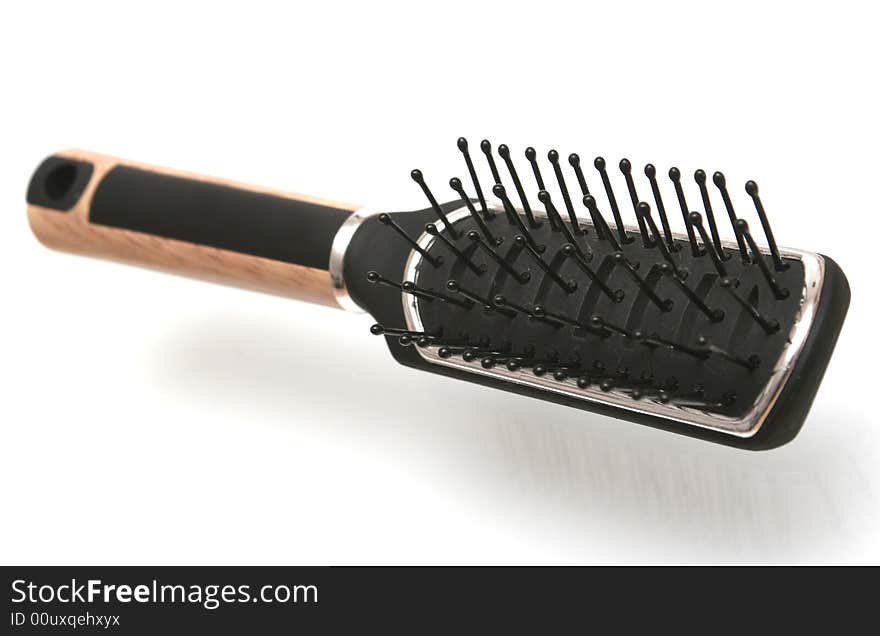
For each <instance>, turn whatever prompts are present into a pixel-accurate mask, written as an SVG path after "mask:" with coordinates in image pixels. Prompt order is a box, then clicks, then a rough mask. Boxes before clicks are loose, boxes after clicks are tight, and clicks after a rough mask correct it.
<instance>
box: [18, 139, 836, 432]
mask: <svg viewBox="0 0 880 636" xmlns="http://www.w3.org/2000/svg"><path fill="white" fill-rule="evenodd" d="M458 148H459V150H460V151H461V153H462V155H463V158H464V162H465V166H466V168H467V182H468V183H467V186H465V184H464V183H463V182H462V180H460V179H459V178H453V179H451V180H450V181H449V186H450V187H451V189H452V190H453V191H454V192H455V194H456V195H457V198H456V200H454V201H453V202H450V203H445V204H440V203H439V202H438V201H437V199H436V198H435V195H434V194H433V192H432V189H431V188H430V187H429V186H428V184H427V183H426V180H425V178H424V176H423V175H422V173H421V172H420V171H418V170H414V171H413V172H412V175H411V176H412V179H413V180H414V181H415V182H416V183H417V184H418V185H419V187H420V188H421V190H422V191H423V192H424V194H425V196H426V197H427V199H428V202H429V207H428V208H426V209H424V210H420V211H416V212H398V213H388V212H377V211H371V210H366V209H358V208H357V207H356V206H346V205H341V204H338V203H332V202H328V201H321V200H317V199H312V198H308V197H302V196H299V195H290V194H285V193H279V192H273V191H268V190H265V189H260V188H254V187H253V186H244V185H240V184H232V183H229V182H225V181H221V180H216V179H207V178H205V177H198V176H194V175H188V174H182V173H178V172H174V171H170V170H167V169H160V168H155V167H148V166H141V165H137V164H133V163H131V162H125V161H122V160H118V159H114V158H110V157H106V156H102V155H96V154H92V153H85V152H82V151H69V152H65V153H59V154H57V155H53V156H52V157H49V158H48V159H46V160H45V161H44V162H43V164H41V166H40V167H39V168H38V169H37V171H36V173H35V174H34V177H33V179H32V180H31V184H30V186H29V189H28V203H29V208H28V210H29V218H30V221H31V225H32V227H33V229H34V232H35V233H36V234H37V235H38V236H39V237H40V239H41V240H43V242H45V243H46V244H47V245H50V246H52V247H57V248H60V249H67V250H70V251H76V252H80V253H84V254H91V255H98V256H104V257H109V258H115V259H118V260H124V261H129V262H135V263H138V264H146V265H151V266H155V267H158V268H161V269H164V270H170V271H175V272H181V273H185V274H189V275H194V276H200V277H204V278H209V279H214V280H220V281H222V282H230V283H235V284H239V285H242V286H247V287H252V288H256V289H261V290H264V291H271V292H275V293H281V294H284V295H288V296H291V297H295V298H301V299H305V300H310V301H313V302H324V303H326V304H336V305H338V306H342V307H345V308H349V309H359V308H362V309H364V310H366V311H368V312H369V313H371V314H372V315H373V316H374V318H375V319H376V321H377V322H376V324H375V325H374V326H373V327H372V332H373V333H374V334H376V335H382V336H384V337H385V339H386V341H387V343H388V346H389V349H390V351H391V353H392V355H393V356H394V357H395V359H397V360H398V361H399V362H401V363H402V364H405V365H407V366H411V367H416V368H419V369H424V370H426V371H432V372H434V373H442V374H444V375H449V376H454V377H458V378H461V379H464V380H470V381H472V382H477V383H480V384H483V385H486V386H492V387H495V388H499V389H505V390H508V391H515V392H518V393H522V394H525V395H530V396H532V397H537V398H542V399H545V400H551V401H553V402H558V403H561V404H566V405H569V406H574V407H577V408H581V409H584V410H588V411H595V412H598V413H603V414H606V415H612V416H614V417H618V418H621V419H627V420H630V421H634V422H639V423H642V424H648V425H651V426H656V427H659V428H663V429H666V430H671V431H675V432H678V433H683V434H686V435H690V436H693V437H699V438H702V439H707V440H710V441H715V442H719V443H723V444H728V445H731V446H737V447H740V448H748V449H766V448H773V447H776V446H779V445H781V444H784V443H785V442H787V441H789V440H791V439H792V438H793V437H794V436H795V435H796V434H797V432H798V430H799V429H800V427H801V425H802V424H803V421H804V419H805V418H806V415H807V412H808V411H809V408H810V405H811V403H812V401H813V398H814V396H815V393H816V391H817V389H818V386H819V383H820V381H821V379H822V375H823V373H824V371H825V367H826V365H827V363H828V360H829V358H830V356H831V352H832V350H833V348H834V344H835V341H836V339H837V335H838V333H839V331H840V328H841V325H842V323H843V319H844V316H845V314H846V310H847V306H848V304H849V287H848V284H847V281H846V278H845V276H844V274H843V272H842V271H841V270H840V268H839V267H838V266H837V264H836V263H835V262H834V261H832V260H831V259H830V258H828V257H826V256H823V255H820V254H816V253H812V252H806V251H802V250H795V249H786V248H779V247H778V246H777V244H776V241H775V239H774V237H773V233H772V231H771V228H770V225H769V222H768V220H767V216H766V214H765V212H764V209H763V206H762V203H761V199H760V197H759V194H758V186H757V185H756V184H755V183H754V182H753V181H749V182H747V183H746V186H745V190H746V193H747V194H748V195H749V197H750V198H751V199H752V201H753V203H754V207H755V210H756V213H757V214H756V216H757V221H758V222H757V223H753V224H752V225H749V224H748V223H747V222H746V221H745V220H744V219H742V218H738V217H737V214H736V212H735V209H734V204H733V201H732V200H731V197H730V195H729V193H728V190H727V184H726V181H725V178H724V175H722V174H721V173H720V172H716V173H714V175H712V177H711V182H712V184H711V185H710V184H709V183H708V181H709V178H708V177H707V175H706V173H705V172H704V171H702V170H697V171H696V173H695V174H694V181H695V184H694V185H695V186H696V190H698V192H699V197H700V203H701V206H700V207H701V209H702V212H696V211H694V210H693V207H691V206H689V204H688V201H687V199H686V194H685V188H684V185H683V178H682V175H681V173H680V171H679V170H678V169H677V168H672V169H671V170H669V172H668V178H669V180H670V181H671V185H672V188H673V190H674V193H675V201H672V200H671V199H670V202H669V205H670V209H669V211H667V207H666V205H667V204H666V203H665V202H664V199H663V195H662V194H661V188H660V185H659V183H658V180H665V179H660V178H659V176H658V174H657V171H656V170H655V168H654V166H652V165H650V164H649V165H647V166H645V168H644V179H645V185H647V188H649V189H650V191H651V194H650V197H644V196H640V195H639V192H638V190H637V187H636V179H635V177H634V175H633V168H632V166H631V164H630V162H629V161H628V160H626V159H623V160H621V161H620V163H619V166H618V168H619V171H620V173H621V175H622V178H623V180H624V181H625V183H626V187H627V194H628V197H627V198H628V202H626V203H625V204H623V207H626V208H629V207H632V212H631V213H628V214H627V216H631V217H632V218H634V219H635V221H636V225H634V226H629V225H626V224H625V222H624V213H623V211H622V210H621V204H620V203H619V202H618V199H617V197H616V195H615V192H614V190H613V188H612V185H611V180H610V178H609V174H608V172H609V169H608V167H607V166H606V163H605V160H604V159H602V158H601V157H597V158H596V159H595V161H594V162H593V166H594V168H595V173H593V171H588V172H591V173H592V174H591V175H590V179H591V180H593V181H594V182H593V183H592V185H590V184H588V178H587V175H586V174H585V170H584V169H583V167H582V166H581V162H580V159H579V157H578V155H576V154H572V155H570V156H569V157H568V164H569V165H568V167H567V168H564V167H563V165H562V162H561V161H560V157H559V154H558V153H557V152H556V151H555V150H551V151H550V152H549V153H548V156H547V159H548V163H546V164H544V166H545V168H544V171H543V172H542V168H541V162H539V160H538V157H537V153H536V152H535V151H534V149H532V148H528V149H526V151H525V158H526V159H527V162H528V166H529V170H528V171H524V172H531V177H528V179H529V180H532V179H533V180H534V183H535V186H536V188H535V189H536V193H535V195H530V194H527V189H528V190H529V191H532V188H527V187H526V186H525V185H524V183H523V181H522V179H521V176H525V174H524V175H520V174H519V173H518V172H517V169H516V167H515V165H514V162H513V160H512V157H511V152H510V150H509V149H508V148H507V147H506V146H504V145H501V146H499V147H498V149H497V155H498V158H499V159H500V160H501V162H503V163H504V170H503V172H504V175H503V176H502V171H501V170H500V169H499V163H500V162H498V161H497V160H496V158H495V154H494V153H493V149H492V147H491V145H490V144H489V142H488V141H483V142H482V143H481V144H480V150H481V151H482V153H483V154H484V155H485V159H486V162H487V164H488V168H489V172H490V173H491V178H492V185H491V186H488V185H487V184H488V182H486V181H484V182H482V183H481V181H480V179H479V177H478V172H477V169H476V167H475V165H474V162H473V160H472V157H471V155H470V151H469V149H468V144H467V141H466V140H465V139H463V138H462V139H459V141H458ZM565 172H569V173H570V174H572V176H573V177H574V180H572V184H575V183H576V186H575V187H576V188H577V191H576V192H575V191H574V187H571V188H570V186H569V184H568V183H567V182H566V179H565V176H564V173H565ZM545 173H546V174H545ZM597 176H598V180H596V179H595V177H597ZM545 179H546V182H545ZM641 179H642V177H640V180H641ZM596 181H598V183H600V184H601V185H599V186H598V187H597V184H596ZM548 184H552V185H550V186H548ZM435 187H436V186H435ZM484 187H485V190H484ZM550 187H553V188H554V190H555V191H556V192H557V194H555V195H551V194H550V192H549V188H550ZM646 190H647V189H646ZM710 190H717V194H718V195H720V201H721V205H718V204H717V202H716V204H715V205H714V206H713V202H712V197H711V196H710ZM472 195H473V196H472ZM514 200H515V201H516V202H517V203H518V204H519V207H517V206H516V205H515V203H514ZM673 209H674V210H675V211H674V212H673V211H672V210H673ZM679 210H680V214H681V222H683V224H684V227H685V229H686V233H684V234H676V233H674V232H673V231H672V229H671V225H670V216H673V215H674V216H677V215H678V214H679V212H678V211H679ZM716 215H717V216H718V217H726V218H725V219H722V218H716ZM722 221H723V223H724V224H726V223H727V222H728V221H729V224H730V225H731V227H732V235H733V240H731V241H727V240H724V239H723V238H722V236H721V231H720V229H719V226H720V225H722ZM759 241H760V244H759ZM763 243H766V245H767V246H766V247H765V246H764V245H763Z"/></svg>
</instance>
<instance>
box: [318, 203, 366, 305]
mask: <svg viewBox="0 0 880 636" xmlns="http://www.w3.org/2000/svg"><path fill="white" fill-rule="evenodd" d="M374 214H378V211H377V210H373V209H371V208H361V209H360V210H357V211H356V212H355V213H354V214H352V215H351V216H350V217H348V218H347V219H345V222H344V223H343V224H342V225H341V226H340V228H339V229H338V230H337V231H336V236H334V237H333V245H332V247H331V248H330V286H331V287H332V288H333V297H334V298H335V299H336V302H337V304H338V305H339V306H340V307H342V308H343V309H345V310H347V311H354V312H357V313H363V311H364V310H363V309H361V307H360V306H359V305H358V304H357V303H356V302H354V299H353V298H352V297H351V296H350V295H349V293H348V288H347V287H346V286H345V278H344V277H343V275H342V267H343V264H344V262H345V251H346V250H347V249H348V244H349V243H351V237H353V236H354V233H355V232H356V231H357V229H358V227H359V226H360V224H361V223H363V221H364V219H366V218H368V217H370V216H373V215H374Z"/></svg>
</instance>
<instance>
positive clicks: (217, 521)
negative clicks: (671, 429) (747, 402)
mask: <svg viewBox="0 0 880 636" xmlns="http://www.w3.org/2000/svg"><path fill="white" fill-rule="evenodd" d="M724 6H725V8H721V5H715V4H712V3H706V2H695V3H681V2H625V3H615V2H601V3H596V4H595V5H592V4H589V3H586V2H578V3H574V2H572V3H569V4H564V3H553V2H547V1H544V2H540V3H535V2H526V3H516V2H510V1H508V2H503V3H501V2H498V3H491V4H489V3H486V4H479V3H476V2H466V3H461V4H459V3H455V2H448V1H447V2H444V3H442V4H441V3H434V4H432V5H424V4H421V3H413V2H402V3H399V4H393V3H380V2H358V3H350V4H344V3H337V2H329V1H324V2H320V3H303V4H302V5H300V6H295V5H294V4H293V3H277V4H266V5H263V4H260V3H258V2H247V3H244V2H242V3H240V4H237V5H224V4H221V3H218V2H210V3H205V4H203V5H198V4H189V3H181V2H175V3H170V4H165V3H161V2H153V3H150V4H149V5H144V6H143V8H135V7H136V5H134V4H130V3H118V2H112V3H88V2H83V3H79V2H77V3H70V2H64V3H57V4H50V3H13V4H11V5H9V6H7V7H6V8H5V10H4V14H5V15H4V16H3V18H2V20H0V53H2V54H0V73H2V89H0V94H2V99H0V113H2V117H0V130H2V136H0V161H2V166H0V167H2V172H0V174H2V178H0V201H2V208H3V214H2V215H0V224H2V225H0V263H2V272H3V278H2V289H3V294H2V298H3V303H2V313H0V320H2V326H3V329H2V332H0V333H2V339H3V340H2V342H3V344H2V349H0V372H2V375H3V377H2V384H0V386H2V387H3V389H2V401H0V409H2V410H0V413H2V435H3V437H2V443H0V453H2V457H0V492H2V501H0V503H2V506H0V509H2V513H0V514H2V519H0V561H2V562H4V563H46V564H50V563H51V564H61V563H96V564H105V563H106V564H113V563H142V564H153V563H164V564H180V563H191V564H201V563H207V564H212V563H250V564H272V563H279V564H282V563H283V564H326V563H332V564H341V563H545V562H550V563H582V562H587V563H591V562H838V561H844V562H878V561H880V461H878V460H880V427H878V415H877V400H876V397H875V395H874V394H875V392H876V390H877V380H876V369H877V367H878V357H877V355H878V351H877V329H876V320H877V316H878V306H877V296H878V293H880V290H878V285H877V280H878V272H880V265H878V256H877V249H876V248H877V246H878V222H877V217H878V210H877V205H876V198H875V197H876V187H875V183H876V179H877V175H878V164H877V159H876V157H877V150H878V142H880V135H878V124H877V113H878V112H880V100H878V97H877V62H878V45H877V37H876V33H875V32H874V28H875V27H876V24H877V18H876V15H871V14H872V13H873V7H872V6H871V4H870V3H864V2H835V3H830V4H829V3H811V2H802V3H791V4H790V6H786V5H784V4H783V3H779V4H778V5H777V6H774V4H773V3H769V2H766V1H764V2H759V3H750V2H736V3H726V4H725V5H724ZM462 134H463V135H467V136H468V137H469V138H470V139H471V142H472V145H474V146H476V145H477V144H478V142H479V140H480V139H481V138H482V137H483V136H486V137H489V138H490V139H492V140H493V141H494V142H495V143H496V144H497V143H501V142H503V143H507V144H509V145H510V146H511V147H512V148H513V149H514V152H515V153H517V154H519V153H521V152H522V149H523V148H524V147H525V146H526V145H529V144H532V145H535V146H536V147H537V148H538V149H539V150H541V152H542V153H543V152H546V150H547V149H548V148H550V147H556V148H558V149H559V150H560V152H561V153H563V156H566V155H567V154H568V153H569V152H571V151H574V150H576V151H578V152H580V153H581V155H582V156H583V157H584V158H585V161H586V162H587V165H588V166H589V160H590V159H591V158H592V157H593V156H594V155H596V154H600V153H601V154H604V155H605V156H606V157H607V158H608V159H609V161H610V162H612V165H614V164H616V161H617V159H619V158H620V157H621V156H624V155H625V156H628V157H629V158H630V159H632V160H633V163H634V164H635V165H636V166H637V167H638V168H640V167H641V166H642V165H643V164H644V163H645V162H646V161H652V162H654V163H655V164H656V165H657V166H658V167H660V168H661V169H662V170H664V171H665V169H666V168H668V167H669V166H670V165H673V163H675V164H676V165H679V166H680V167H681V168H682V171H683V172H684V174H685V175H688V187H690V186H691V185H692V182H690V179H689V175H690V174H691V173H692V172H693V170H694V169H695V168H698V167H703V168H705V169H706V170H707V171H710V172H711V171H713V170H716V169H723V170H724V171H725V172H726V174H727V175H728V179H729V181H730V183H731V189H732V191H733V193H734V200H735V202H736V203H737V204H738V208H739V209H740V210H741V212H742V213H743V214H744V215H745V216H746V217H747V218H750V219H751V218H753V217H752V216H750V215H752V214H753V210H752V208H751V205H750V202H749V201H748V199H747V198H746V197H745V195H744V193H743V192H742V190H741V184H742V183H743V182H744V181H745V180H746V179H749V178H754V179H756V180H758V182H759V183H760V184H761V192H762V197H763V200H764V203H765V205H766V207H767V209H768V213H769V214H770V216H771V220H772V222H773V225H774V228H775V232H776V236H777V238H778V239H779V242H780V243H781V244H783V245H791V246H796V247H802V248H806V249H812V250H817V251H822V252H824V253H827V254H829V255H831V256H833V257H834V258H835V259H836V260H837V261H838V262H839V263H840V264H841V266H842V267H843V268H844V270H845V271H846V273H847V275H848V276H849V280H850V283H851V286H852V290H853V301H852V305H851V307H850V313H849V317H848V318H847V322H846V325H845V328H844V331H843V333H842V335H841V338H840V341H839V345H838V348H837V351H836V352H835V354H834V357H833V359H832V361H831V364H830V366H829V368H828V372H827V375H826V379H825V382H824V384H823V386H822V388H821V390H820V392H819V394H818V397H817V398H816V402H815V404H814V406H813V410H812V413H811V415H810V417H809V420H808V421H807V423H806V425H805V427H804V429H803V431H802V433H801V435H800V436H799V437H798V438H797V439H796V440H795V441H794V442H793V443H791V444H789V445H787V446H785V447H783V448H781V449H779V450H775V451H771V452H765V453H748V452H744V451H736V450H732V449H728V448H724V447H720V446H714V445H711V444H708V443H704V442H699V441H695V440H691V439H688V438H680V437H677V436H674V435H670V434H667V433H662V432H659V431H655V430H652V429H649V428H644V427H639V426H637V425H633V424H628V423H625V422H622V421H617V420H613V419H609V418H604V417H599V416H594V415H590V414H588V413H584V412H580V411H576V410H572V409H567V408H564V407H561V406H555V405H552V404H548V403H544V402H540V401H535V400H530V399H528V398H523V397H519V396H515V395H509V394H504V393H501V392H495V391H491V390H488V389H485V388H481V387H478V386H477V385H472V384H469V383H463V382H459V381H455V380H448V379H443V378H440V377H437V376H433V375H430V374H425V373H419V372H416V371H412V370H408V369H405V368H403V367H400V366H398V365H397V364H396V363H395V362H393V361H392V358H391V356H390V355H389V354H388V352H387V350H386V349H385V345H384V343H383V342H381V340H380V339H377V338H374V337H372V336H370V335H369V333H368V327H369V325H370V323H371V321H370V319H369V317H367V316H363V315H360V316H358V315H354V314H346V313H344V312H342V311H334V310H330V309H325V308H320V307H316V306H310V305H306V304H302V303H298V302H293V301H287V300H283V299H278V298H272V297H268V296H261V295H258V294H254V293H248V292H242V291H238V290H234V289H226V288H223V287H218V286H211V285H207V284H204V283H199V282H193V281H189V280H184V279H181V278H175V277H171V276H164V275H160V274H155V273H151V272H147V271H141V270H137V269H133V268H127V267H123V266H120V265H115V264H110V263H104V262H99V261H92V260H88V259H83V258H77V257H72V256H68V255H64V254H58V253H53V252H50V251H48V250H47V249H45V248H43V247H42V246H40V245H39V244H38V243H37V241H36V240H35V239H34V238H33V237H32V235H31V234H30V231H29V229H28V227H27V223H26V219H25V206H24V192H25V187H26V184H27V181H28V178H29V176H30V173H31V171H32V170H33V168H34V167H35V166H36V165H37V163H38V162H39V161H40V160H41V159H42V158H43V157H44V156H45V155H47V154H50V153H52V152H53V151H55V150H57V149H60V148H64V147H69V146H79V147H84V148H89V149H92V150H97V151H101V152H106V153H110V154H117V155H121V156H126V157H130V158H134V159H139V160H142V161H148V162H152V163H159V164H166V165H171V166H175V167H179V168H184V169H188V170H193V171H197V172H203V173H208V174H216V175H220V176H227V177H231V178H235V179H238V180H242V181H251V182H255V183H260V184H265V185H271V186H277V187H281V188H286V189H290V190H294V191H301V192H307V193H312V194H316V195H322V196H327V197H331V198H335V199H339V200H348V201H356V202H360V203H364V204H370V205H373V206H381V207H384V208H386V209H414V208H417V207H423V206H424V202H423V200H422V198H421V193H420V192H419V190H418V187H417V186H416V185H415V184H413V183H412V182H411V181H410V179H409V176H408V173H409V170H410V169H411V168H413V167H420V168H421V169H422V170H423V171H424V172H425V174H426V175H428V177H429V179H431V180H433V181H434V182H436V183H437V184H443V183H445V181H446V180H447V179H448V178H449V177H450V176H454V175H456V174H458V175H462V172H463V166H462V165H461V164H460V163H459V162H460V157H459V155H458V152H457V150H456V148H455V139H456V138H457V137H458V136H459V135H462ZM591 171H592V168H590V169H589V171H588V175H590V172H591ZM526 172H527V170H526V166H525V165H522V166H521V173H526ZM614 172H615V173H616V169H615V170H614ZM592 178H593V179H595V174H594V173H593V174H592ZM614 178H615V179H617V174H615V176H614ZM617 184H618V187H621V186H622V183H621V182H619V181H618V182H617ZM667 184H668V182H667V183H664V185H663V187H664V188H666V185H667ZM639 185H640V187H642V188H644V187H645V184H644V182H643V181H640V182H639ZM438 190H440V191H442V192H444V193H445V195H446V196H449V195H450V194H451V193H449V192H445V188H441V187H440V185H438ZM624 193H625V191H624V190H620V191H619V194H620V195H621V196H622V197H623V200H624V201H625V200H626V198H625V194H624ZM665 193H666V197H667V203H669V204H670V209H671V210H673V211H675V209H676V208H675V207H674V205H673V204H674V198H672V196H673V195H672V193H671V190H666V191H665ZM688 194H689V197H690V198H691V199H692V200H693V201H694V202H695V203H696V202H697V201H698V199H697V194H696V191H695V190H693V189H691V190H688ZM716 205H717V203H716ZM672 218H673V219H677V217H676V216H675V215H673V216H672ZM677 220H678V221H679V222H680V219H677ZM727 233H728V235H729V234H730V232H729V230H728V231H727Z"/></svg>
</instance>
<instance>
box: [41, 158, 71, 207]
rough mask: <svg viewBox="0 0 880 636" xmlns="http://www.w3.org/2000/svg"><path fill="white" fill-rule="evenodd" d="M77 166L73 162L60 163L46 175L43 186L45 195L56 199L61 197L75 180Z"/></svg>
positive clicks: (68, 190) (67, 191)
mask: <svg viewBox="0 0 880 636" xmlns="http://www.w3.org/2000/svg"><path fill="white" fill-rule="evenodd" d="M76 175H77V167H76V165H75V164H73V163H61V164H58V165H57V166H55V167H54V168H52V170H51V171H50V172H49V174H47V175H46V180H45V182H44V187H45V190H46V196H48V197H49V198H50V199H52V200H54V201H57V200H59V199H63V198H64V197H65V196H66V195H67V194H68V193H69V192H70V189H71V188H72V187H73V184H74V182H76Z"/></svg>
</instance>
